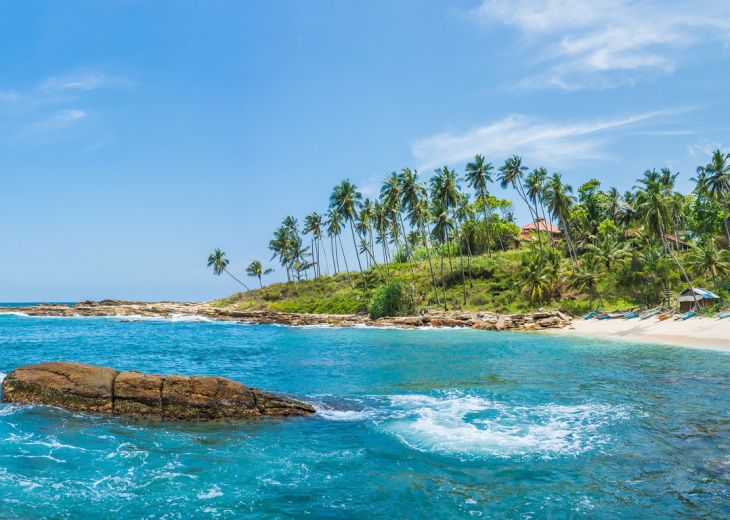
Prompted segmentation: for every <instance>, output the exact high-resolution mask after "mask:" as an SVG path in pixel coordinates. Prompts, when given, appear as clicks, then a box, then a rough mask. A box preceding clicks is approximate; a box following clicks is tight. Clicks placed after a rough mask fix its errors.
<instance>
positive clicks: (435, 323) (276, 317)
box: [0, 300, 571, 331]
mask: <svg viewBox="0 0 730 520" xmlns="http://www.w3.org/2000/svg"><path fill="white" fill-rule="evenodd" d="M2 312H23V313H25V314H29V315H31V316H118V317H120V318H121V319H122V320H123V321H124V320H127V321H134V319H135V317H139V316H142V317H158V318H159V317H163V318H174V317H177V316H203V317H207V318H210V319H214V320H233V321H239V322H242V323H251V324H260V325H267V324H279V325H289V326H297V325H299V326H301V325H329V326H331V327H354V326H356V325H371V326H376V327H399V328H405V329H408V328H414V327H422V326H430V327H456V328H460V327H470V328H472V329H477V330H497V331H501V330H541V329H546V328H561V327H563V326H564V325H567V324H569V323H570V321H571V318H570V317H569V316H567V315H565V314H563V313H562V312H559V311H553V310H545V309H540V310H538V311H535V312H533V313H526V314H512V315H506V316H499V315H496V314H493V313H489V312H485V311H479V312H476V313H474V312H465V311H450V312H444V311H441V310H436V309H430V310H425V309H424V310H422V311H421V314H420V316H406V317H395V318H380V319H378V320H375V321H373V320H370V318H368V317H367V316H365V315H359V314H299V313H293V312H278V311H275V310H270V309H264V310H259V309H256V310H254V309H242V308H240V307H234V306H230V307H213V306H212V305H210V304H209V303H174V302H156V303H148V302H134V301H124V300H102V301H100V302H93V301H85V302H81V303H77V304H75V305H72V306H69V305H60V304H42V305H34V306H30V307H4V308H3V307H0V313H2Z"/></svg>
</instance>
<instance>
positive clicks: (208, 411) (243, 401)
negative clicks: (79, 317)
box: [2, 362, 315, 420]
mask: <svg viewBox="0 0 730 520" xmlns="http://www.w3.org/2000/svg"><path fill="white" fill-rule="evenodd" d="M2 402H3V403H24V404H30V403H33V404H50V405H53V406H60V407H61V408H67V409H69V410H78V411H88V412H106V413H114V414H121V415H135V416H144V417H163V418H166V419H182V420H202V419H221V418H239V417H251V416H256V415H309V414H311V413H314V412H315V410H314V408H313V407H312V406H311V405H308V404H306V403H301V402H299V401H295V400H293V399H289V398H288V397H282V396H279V395H275V394H271V393H269V392H262V391H260V390H258V389H257V388H249V387H247V386H246V385H244V384H243V383H239V382H238V381H233V380H231V379H226V378H225V377H211V376H179V375H171V376H163V375H159V374H143V373H142V372H137V371H131V372H119V371H117V370H114V369H113V368H107V367H97V366H93V365H83V364H81V363H66V362H53V363H39V364H37V365H27V366H23V367H19V368H16V369H15V370H13V371H12V372H10V373H9V374H8V375H7V376H6V377H5V379H4V380H3V383H2Z"/></svg>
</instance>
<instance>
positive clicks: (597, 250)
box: [585, 234, 631, 272]
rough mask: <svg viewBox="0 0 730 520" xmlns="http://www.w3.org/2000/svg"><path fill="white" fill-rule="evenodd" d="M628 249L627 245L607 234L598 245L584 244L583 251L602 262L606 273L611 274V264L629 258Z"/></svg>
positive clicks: (629, 252)
mask: <svg viewBox="0 0 730 520" xmlns="http://www.w3.org/2000/svg"><path fill="white" fill-rule="evenodd" d="M630 247H631V246H630V245H629V244H628V243H624V244H621V243H619V241H618V239H617V238H616V237H614V236H612V235H608V234H607V235H605V236H604V237H603V239H602V240H601V241H600V242H598V245H594V244H586V246H585V250H586V251H587V252H589V253H593V254H594V255H595V256H596V258H598V259H600V260H602V261H603V262H604V263H605V265H606V269H607V270H608V272H611V266H612V265H613V264H615V263H616V262H618V261H619V260H623V259H624V258H628V257H629V256H631V251H630Z"/></svg>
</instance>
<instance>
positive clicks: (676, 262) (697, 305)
mask: <svg viewBox="0 0 730 520" xmlns="http://www.w3.org/2000/svg"><path fill="white" fill-rule="evenodd" d="M659 229H660V230H661V233H662V237H663V236H664V226H663V225H660V228H659ZM667 251H669V254H670V255H672V260H674V263H675V264H677V267H679V270H680V271H682V275H683V276H684V279H685V281H686V282H687V286H688V287H689V290H690V291H691V292H692V297H693V298H694V300H695V308H696V309H699V308H700V303H699V302H698V301H697V295H696V294H695V290H694V287H692V282H690V281H689V276H687V271H685V270H684V267H682V264H680V263H679V259H677V257H676V256H674V253H673V252H672V248H671V247H668V248H667Z"/></svg>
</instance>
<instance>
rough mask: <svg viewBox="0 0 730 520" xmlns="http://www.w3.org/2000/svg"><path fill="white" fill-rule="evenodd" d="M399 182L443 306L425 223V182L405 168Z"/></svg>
mask: <svg viewBox="0 0 730 520" xmlns="http://www.w3.org/2000/svg"><path fill="white" fill-rule="evenodd" d="M398 180H399V181H400V185H401V204H402V206H403V208H405V209H406V210H407V211H408V216H409V218H410V220H411V224H415V225H416V226H417V227H418V230H419V232H420V233H421V240H422V241H423V247H424V248H425V249H426V257H427V258H428V268H429V270H430V271H431V282H432V283H433V292H434V294H435V295H436V303H437V304H438V305H441V301H440V299H439V292H438V289H437V288H436V276H435V275H434V274H433V264H432V263H431V253H430V252H429V250H428V242H427V241H426V230H425V225H424V223H425V221H426V216H427V209H426V208H425V206H424V199H425V197H426V190H425V189H424V187H423V182H420V181H419V180H418V172H417V171H416V170H413V171H411V169H410V168H403V170H402V171H401V173H400V175H399V176H398Z"/></svg>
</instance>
